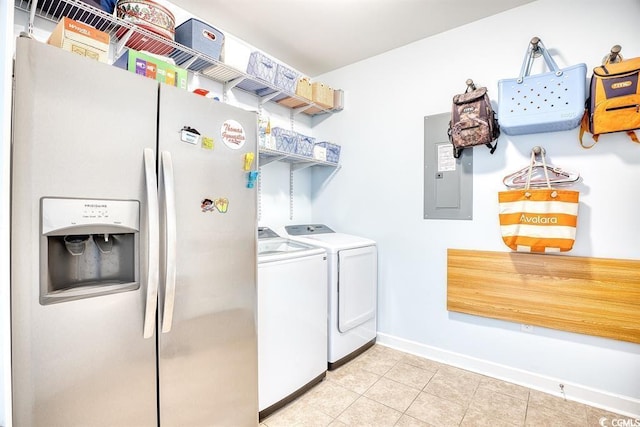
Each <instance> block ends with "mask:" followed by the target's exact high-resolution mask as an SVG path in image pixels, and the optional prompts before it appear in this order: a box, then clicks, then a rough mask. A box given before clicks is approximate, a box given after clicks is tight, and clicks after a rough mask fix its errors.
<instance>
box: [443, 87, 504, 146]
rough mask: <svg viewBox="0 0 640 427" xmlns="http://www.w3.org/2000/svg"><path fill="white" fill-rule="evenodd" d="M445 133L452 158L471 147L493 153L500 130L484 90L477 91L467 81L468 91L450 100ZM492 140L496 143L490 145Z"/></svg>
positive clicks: (485, 89)
mask: <svg viewBox="0 0 640 427" xmlns="http://www.w3.org/2000/svg"><path fill="white" fill-rule="evenodd" d="M447 133H448V135H449V141H451V144H453V156H454V157H455V158H458V157H460V154H461V153H462V150H463V149H465V148H467V147H473V146H474V145H486V146H487V147H488V148H489V149H490V150H491V154H493V152H494V151H496V148H497V147H498V142H497V139H498V137H499V136H500V128H499V126H498V120H497V119H496V116H495V113H494V111H493V108H492V107H491V101H490V100H489V95H487V88H486V87H481V88H478V89H476V86H475V85H474V84H473V81H472V80H470V79H469V80H467V90H466V91H465V92H464V93H462V94H459V95H456V96H454V97H453V105H452V108H451V121H449V130H448V132H447ZM493 141H496V143H495V145H493V146H492V145H491V142H493Z"/></svg>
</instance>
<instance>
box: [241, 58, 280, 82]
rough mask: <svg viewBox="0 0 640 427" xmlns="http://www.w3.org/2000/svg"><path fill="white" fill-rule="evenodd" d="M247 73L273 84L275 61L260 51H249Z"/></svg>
mask: <svg viewBox="0 0 640 427" xmlns="http://www.w3.org/2000/svg"><path fill="white" fill-rule="evenodd" d="M247 74H250V75H252V76H254V77H257V78H258V79H260V80H264V81H265V82H267V83H271V84H273V83H274V81H275V79H276V62H275V61H274V60H273V59H271V58H269V57H267V56H265V55H264V54H263V53H262V52H258V51H255V52H251V55H249V63H248V64H247Z"/></svg>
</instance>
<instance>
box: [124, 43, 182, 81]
mask: <svg viewBox="0 0 640 427" xmlns="http://www.w3.org/2000/svg"><path fill="white" fill-rule="evenodd" d="M113 65H115V66H116V67H119V68H122V69H125V70H129V71H131V72H132V73H136V74H140V75H141V76H145V77H148V78H150V79H155V80H157V81H159V82H160V83H165V84H168V85H171V86H176V87H179V88H181V89H187V70H185V69H184V68H180V67H177V66H175V65H173V64H170V63H169V62H166V61H163V60H161V59H158V58H156V57H155V56H151V55H147V54H145V53H143V52H138V51H137V50H133V49H127V51H125V53H123V54H122V56H120V58H118V60H117V61H116V62H114V64H113Z"/></svg>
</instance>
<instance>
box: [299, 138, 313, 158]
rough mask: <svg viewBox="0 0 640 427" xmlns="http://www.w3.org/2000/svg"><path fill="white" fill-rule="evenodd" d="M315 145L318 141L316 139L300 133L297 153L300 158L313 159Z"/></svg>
mask: <svg viewBox="0 0 640 427" xmlns="http://www.w3.org/2000/svg"><path fill="white" fill-rule="evenodd" d="M315 143H316V139H315V138H314V137H312V136H307V135H303V134H301V133H299V134H298V139H297V141H296V149H295V153H296V154H298V155H300V156H305V157H313V147H314V145H315Z"/></svg>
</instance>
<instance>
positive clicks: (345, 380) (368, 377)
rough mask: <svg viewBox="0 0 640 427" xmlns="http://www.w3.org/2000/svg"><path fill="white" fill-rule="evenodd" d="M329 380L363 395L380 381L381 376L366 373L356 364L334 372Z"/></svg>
mask: <svg viewBox="0 0 640 427" xmlns="http://www.w3.org/2000/svg"><path fill="white" fill-rule="evenodd" d="M328 379H329V380H330V381H334V382H336V383H338V384H340V385H341V386H343V387H345V388H346V389H348V390H351V391H353V392H355V393H358V394H363V393H364V392H365V391H367V390H368V389H369V387H371V386H372V385H373V384H374V383H375V382H376V381H378V380H379V379H380V375H378V374H374V373H373V372H369V371H365V370H363V369H362V368H361V367H360V366H359V365H358V364H357V363H355V362H354V363H351V364H349V365H345V366H342V367H340V368H339V369H336V370H335V371H332V372H331V374H330V375H328Z"/></svg>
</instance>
